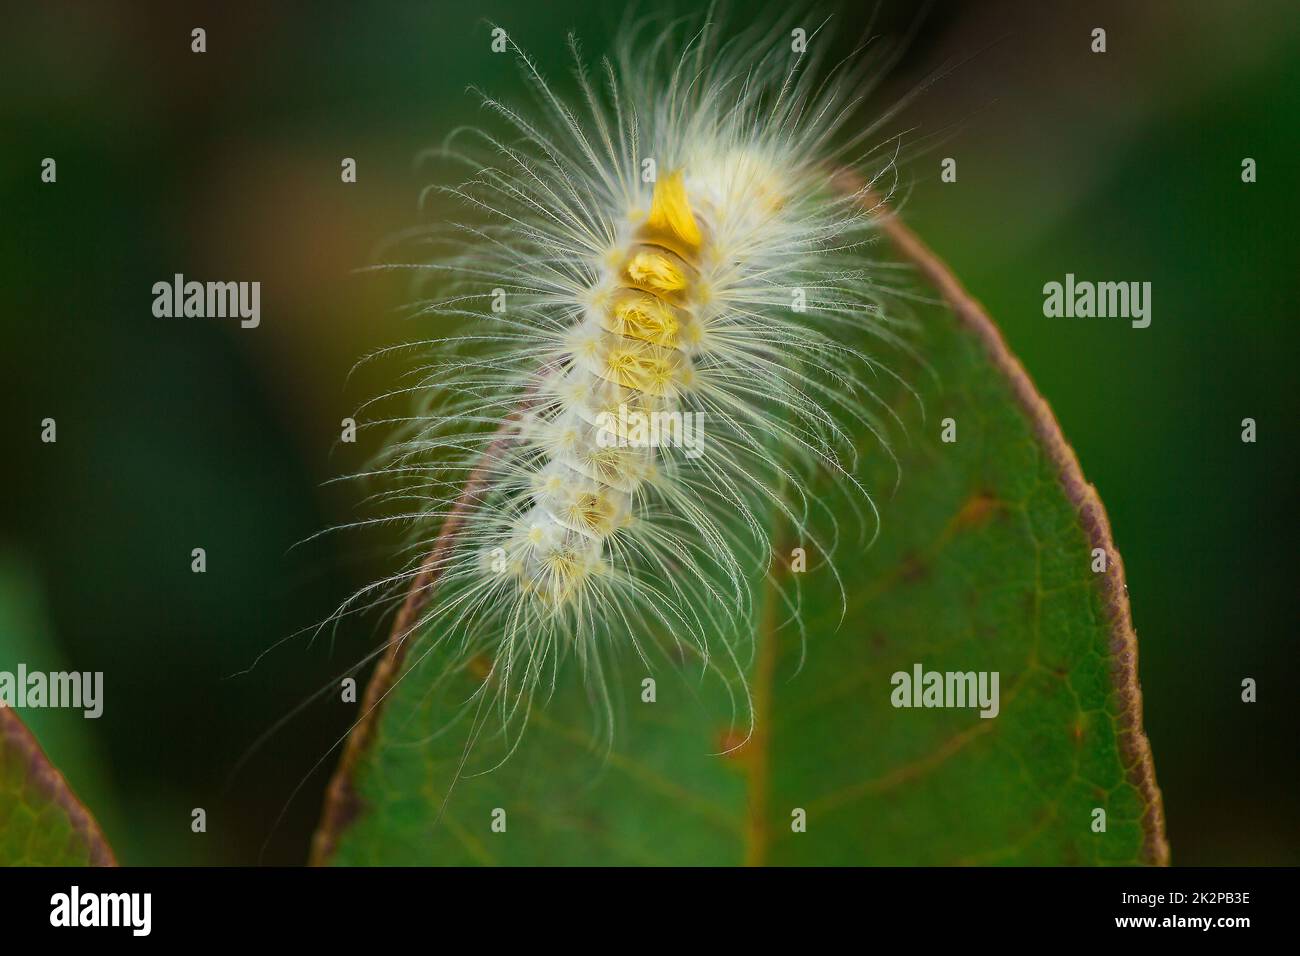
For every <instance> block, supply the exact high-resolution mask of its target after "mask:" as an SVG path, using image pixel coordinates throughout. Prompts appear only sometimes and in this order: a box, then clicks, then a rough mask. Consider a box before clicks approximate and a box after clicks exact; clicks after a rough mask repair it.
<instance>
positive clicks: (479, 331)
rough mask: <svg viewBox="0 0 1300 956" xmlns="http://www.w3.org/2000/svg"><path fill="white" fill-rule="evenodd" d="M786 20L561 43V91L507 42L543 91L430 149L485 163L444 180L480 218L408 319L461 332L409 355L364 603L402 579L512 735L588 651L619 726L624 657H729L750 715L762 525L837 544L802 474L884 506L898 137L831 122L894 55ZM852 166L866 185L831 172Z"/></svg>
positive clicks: (444, 236)
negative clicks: (565, 92) (566, 83)
mask: <svg viewBox="0 0 1300 956" xmlns="http://www.w3.org/2000/svg"><path fill="white" fill-rule="evenodd" d="M797 23H798V21H797V19H794V18H793V17H787V18H786V19H783V20H782V22H780V23H779V24H777V25H776V26H770V25H769V26H765V27H763V28H762V29H758V28H751V29H748V30H744V31H741V32H739V33H737V34H735V35H733V36H731V37H730V38H724V37H722V36H720V35H719V31H718V30H717V28H716V27H715V26H714V25H713V24H712V23H709V22H704V23H701V22H698V21H697V22H690V21H679V22H677V23H674V24H671V25H668V26H666V27H663V26H653V25H652V24H651V23H650V22H643V23H641V24H632V25H630V26H629V27H628V28H627V29H626V30H625V31H623V33H622V34H621V35H620V36H621V43H620V45H619V48H618V50H617V51H616V53H615V54H614V55H613V56H612V57H609V58H604V59H602V60H600V62H599V67H598V69H595V70H590V69H589V68H588V67H587V65H586V61H585V60H584V58H583V56H582V54H581V53H580V51H579V49H578V46H577V43H576V41H573V40H572V39H571V40H570V45H571V47H572V51H573V55H574V60H575V63H576V64H577V70H576V81H577V84H578V87H579V89H580V93H581V96H580V100H579V101H578V102H576V103H572V104H571V103H567V102H565V101H564V100H562V99H561V98H560V97H559V96H558V95H557V94H556V93H555V92H554V91H553V88H552V86H551V85H550V84H548V82H547V81H546V80H545V79H544V78H543V76H542V75H541V73H540V72H539V70H538V69H537V67H536V66H535V65H534V63H533V61H532V60H530V59H529V58H528V57H527V56H526V55H525V54H524V53H523V52H522V51H519V50H518V48H517V47H514V46H513V41H511V48H512V51H513V52H514V53H515V54H517V57H518V60H519V62H520V63H521V65H522V68H523V70H524V72H525V74H526V76H527V77H528V79H529V81H530V83H529V85H530V86H531V88H532V89H533V91H534V92H535V93H536V99H537V104H536V106H535V107H534V108H531V109H523V108H516V107H513V106H510V105H507V104H506V103H504V102H502V101H499V100H497V99H493V98H491V97H484V104H485V106H486V107H487V108H488V109H489V110H490V112H491V113H492V114H494V116H495V120H494V124H495V126H496V128H497V129H498V130H500V132H490V131H484V130H458V131H457V132H455V133H454V134H453V135H452V136H451V137H449V139H448V142H447V144H446V146H445V147H444V149H443V150H442V151H440V154H441V155H443V156H446V157H449V158H451V159H453V160H456V161H459V162H463V163H465V164H467V165H468V167H469V169H470V170H471V173H470V175H469V178H468V180H467V181H465V182H463V183H462V184H461V185H459V186H456V187H454V188H445V189H444V191H445V192H446V193H449V194H450V195H451V196H452V197H454V199H455V201H457V202H458V203H459V204H460V205H461V206H462V208H463V209H465V210H466V221H465V222H456V223H450V222H447V223H441V224H439V225H437V226H435V227H433V229H432V230H430V231H429V232H428V234H427V237H428V238H429V241H431V242H432V243H434V248H435V253H434V254H433V256H432V257H431V258H430V259H427V260H426V261H424V262H423V263H421V264H420V265H418V268H419V269H420V270H421V274H422V277H423V278H424V279H426V280H428V281H429V282H430V286H431V288H432V289H433V290H435V291H434V293H433V294H432V295H431V296H430V297H427V298H422V299H421V300H420V301H419V302H418V303H416V305H415V309H414V311H415V312H416V314H417V315H418V316H420V317H423V318H429V317H437V318H438V319H439V320H441V321H444V322H449V323H450V324H451V325H452V326H453V330H454V332H455V334H452V335H439V336H437V337H436V338H433V339H430V340H428V341H423V342H419V343H404V344H403V345H402V346H401V348H403V349H408V348H415V349H417V350H418V354H419V355H420V357H421V365H420V369H419V372H418V378H417V381H416V382H415V384H414V385H411V386H410V387H406V388H403V389H401V390H400V391H397V392H394V393H392V395H400V396H402V397H403V401H409V400H410V399H409V396H411V395H414V396H416V400H417V403H418V410H417V412H416V413H415V414H414V415H411V416H409V417H406V418H404V419H403V421H402V427H401V428H400V434H398V435H397V436H396V439H395V440H394V441H393V443H392V444H391V445H390V446H389V448H388V450H387V453H386V455H385V457H384V460H383V462H382V465H381V466H380V467H379V468H378V469H377V470H379V471H382V472H384V473H385V474H386V475H387V476H389V477H390V478H393V479H396V480H397V483H396V484H395V485H393V486H392V487H391V488H390V489H389V490H388V491H386V492H385V493H384V495H383V496H382V497H384V498H386V499H388V500H397V501H402V502H408V503H409V502H412V501H414V502H416V506H415V508H414V509H411V508H410V507H406V508H405V509H404V510H405V511H407V512H411V511H412V510H413V511H414V513H407V514H403V515H402V516H401V517H403V518H408V519H411V520H412V524H413V526H414V537H413V538H412V542H411V549H412V550H411V554H412V560H411V563H410V565H409V566H408V567H407V568H406V569H405V570H403V571H402V572H401V573H400V574H398V575H395V576H394V577H392V578H390V579H388V580H386V581H384V582H380V583H379V584H377V585H375V586H374V588H373V589H367V592H363V594H366V593H369V594H371V595H372V596H373V594H374V593H376V590H375V589H381V590H382V589H389V590H388V591H387V593H389V594H391V593H401V592H406V591H407V589H409V588H411V586H412V582H414V583H415V588H416V590H417V591H419V592H421V593H420V597H419V600H420V601H421V602H422V603H421V608H422V610H421V612H420V613H419V614H418V616H417V618H416V620H414V622H413V624H412V626H411V627H410V628H408V629H407V631H406V632H405V633H403V634H401V635H398V639H406V638H407V637H408V635H409V636H410V638H411V639H412V640H413V641H415V642H418V643H417V644H416V645H415V646H418V647H420V648H421V649H422V650H423V652H424V653H430V652H432V651H433V650H435V649H437V650H438V651H439V652H440V653H441V654H442V655H443V656H444V657H445V658H446V659H447V660H448V661H449V662H451V664H449V666H457V665H459V666H461V667H464V666H465V665H467V664H469V663H470V662H477V667H479V668H480V669H481V674H480V676H483V677H485V679H484V680H483V682H482V685H481V691H480V693H481V694H482V695H483V696H484V697H485V698H486V697H488V696H491V698H492V700H494V701H495V702H496V703H497V704H498V705H499V706H498V707H497V708H496V710H497V712H499V714H500V717H501V720H502V722H503V725H504V726H505V727H507V728H509V727H520V728H521V727H522V725H523V723H524V722H525V721H526V719H527V715H528V713H529V711H530V709H531V707H532V706H533V705H534V703H535V702H536V701H537V700H538V699H539V694H540V696H544V695H545V693H546V692H547V690H548V689H549V688H553V687H554V686H555V675H556V674H557V673H558V672H559V670H560V668H562V667H565V666H574V664H575V662H576V666H578V667H580V668H581V669H582V671H583V674H584V675H585V679H586V683H587V685H588V687H589V689H590V691H591V696H592V698H593V699H594V700H595V701H596V702H597V707H596V710H597V712H598V713H599V714H603V715H605V716H606V717H608V716H609V715H610V714H612V708H611V705H610V698H609V691H608V689H607V683H608V681H607V678H608V676H609V674H610V671H611V666H612V665H614V664H616V663H617V661H618V660H619V659H620V658H622V657H626V656H628V655H635V656H636V658H639V659H640V660H641V661H642V662H644V666H646V667H647V668H651V667H653V666H654V664H655V661H656V659H658V660H660V661H665V660H666V661H670V662H672V663H673V664H674V665H682V664H686V665H690V666H693V667H698V668H700V669H701V673H711V674H715V675H718V676H721V677H722V678H723V679H724V680H726V681H727V682H728V686H730V687H731V688H733V690H734V696H733V702H734V703H735V705H736V709H737V714H738V715H740V716H741V718H742V722H743V720H744V719H748V720H750V721H751V729H752V716H751V715H752V707H751V706H750V702H749V696H748V690H747V685H746V683H745V679H744V674H745V671H746V667H747V643H748V635H749V634H750V632H751V618H752V616H753V613H754V609H753V605H754V603H755V602H754V600H753V598H752V594H753V590H754V587H755V585H756V584H759V583H761V582H762V580H763V578H764V576H765V575H771V574H772V572H773V568H774V567H777V566H778V561H777V559H779V561H780V564H784V560H785V557H784V555H783V554H777V553H776V548H775V546H774V541H776V540H778V539H777V535H782V537H781V538H780V539H779V540H780V541H782V542H784V541H786V540H787V539H788V540H790V541H793V542H794V543H796V544H798V545H800V546H802V547H804V548H806V549H808V550H809V551H812V552H814V553H815V554H817V555H819V556H820V557H824V558H829V554H830V552H831V551H832V550H833V548H834V538H835V537H836V534H837V531H836V526H835V524H834V522H833V520H830V521H828V522H827V523H825V524H821V525H819V526H820V527H822V528H823V532H822V534H821V538H819V536H818V533H817V532H816V531H815V530H814V527H813V521H812V514H813V513H814V512H815V511H817V510H818V509H819V508H822V510H823V511H824V510H825V509H824V508H823V507H822V503H821V502H819V501H818V500H814V499H813V498H812V496H809V495H807V494H806V493H805V491H804V490H803V489H805V488H806V487H807V484H808V476H809V475H810V474H811V473H812V471H814V470H817V469H821V470H823V471H828V472H830V473H833V474H834V475H835V476H837V477H838V480H839V481H840V482H841V483H842V484H843V485H845V486H847V487H848V488H849V489H851V490H852V491H853V492H854V494H853V497H854V500H856V502H857V503H858V504H859V505H862V504H864V503H865V507H863V508H862V510H861V513H860V517H864V516H865V515H866V513H867V512H868V511H872V512H874V506H873V505H871V499H870V496H868V495H867V494H866V493H865V492H864V491H863V490H862V489H860V488H856V484H857V483H856V481H855V479H854V477H853V475H854V471H855V468H856V455H857V449H855V447H854V441H853V437H852V436H854V435H860V434H863V433H871V434H874V435H875V436H876V437H877V439H879V441H878V443H877V444H876V445H875V446H874V449H873V450H882V453H888V444H887V442H886V441H885V437H884V431H885V426H884V424H883V422H885V421H887V420H888V419H889V418H890V417H892V412H891V411H890V410H889V408H888V406H887V405H886V404H885V403H884V402H883V401H882V400H880V399H879V398H878V397H877V395H876V393H875V392H874V391H873V390H872V389H871V388H870V387H869V385H868V383H869V382H871V381H873V380H875V381H879V380H880V379H881V377H882V376H892V373H890V372H889V370H888V369H886V368H885V367H884V366H883V365H882V364H880V363H879V362H878V361H876V360H875V359H874V358H873V356H872V355H871V354H868V352H867V351H866V350H864V349H863V348H860V347H859V345H861V344H863V343H866V344H868V345H869V343H870V342H871V341H872V340H873V339H874V340H875V341H876V342H878V343H880V344H881V345H886V344H887V345H891V346H902V347H904V348H905V347H906V346H905V344H904V343H903V342H902V341H901V340H900V338H899V336H898V329H897V326H898V324H899V323H900V322H901V318H900V316H899V315H898V313H897V310H896V309H895V308H893V307H892V306H891V310H890V312H889V313H887V312H886V309H885V307H884V306H885V303H886V301H888V300H889V297H890V296H891V294H892V290H891V289H890V288H889V284H888V282H885V281H882V279H887V278H888V276H889V273H888V272H887V271H886V270H887V269H888V268H889V267H888V266H876V265H874V264H872V263H871V262H870V260H869V259H868V258H867V257H866V256H865V254H864V245H865V244H866V243H868V242H869V241H871V240H872V238H873V237H874V235H875V228H876V223H875V221H874V217H873V211H872V206H871V204H870V203H869V202H864V197H867V196H868V195H882V194H883V195H888V194H889V192H890V191H891V190H892V188H893V180H894V177H893V171H894V159H895V152H896V147H895V145H894V144H893V142H892V141H891V142H886V143H884V144H881V143H879V142H875V138H876V136H877V130H878V128H879V125H880V124H879V122H877V123H875V124H872V125H869V126H867V127H865V128H862V129H859V130H856V131H854V132H853V133H851V134H846V133H845V131H844V129H843V127H844V125H845V123H846V121H847V120H848V119H849V118H850V117H852V116H854V115H855V113H856V112H857V110H858V107H859V105H860V103H861V101H862V99H863V98H864V97H865V96H866V95H867V93H868V89H869V86H870V84H871V81H872V80H873V79H874V78H876V77H878V76H879V75H880V74H881V73H882V72H883V69H884V68H883V66H882V65H881V63H880V62H879V61H878V60H874V61H872V60H871V58H866V57H863V56H861V55H860V54H861V50H859V51H855V53H854V55H853V56H851V57H850V58H848V59H846V60H845V61H843V62H841V63H839V64H837V65H829V68H827V66H828V65H827V64H825V63H819V62H818V61H819V57H818V56H817V55H816V54H815V53H812V52H807V53H805V52H802V51H797V50H796V49H792V46H794V47H797V46H798V44H792V42H791V32H792V28H793V27H795V26H797ZM807 33H808V34H810V36H809V37H808V49H809V50H816V49H818V48H819V46H821V44H819V43H818V42H817V30H816V29H815V28H813V29H809V30H808V31H807ZM844 169H849V170H852V171H854V172H855V173H856V175H857V176H858V179H857V180H856V181H857V182H858V183H859V186H860V188H856V189H850V190H849V191H848V192H846V191H845V190H844V189H843V188H838V189H837V188H836V185H837V182H836V179H835V177H836V173H837V171H840V170H844ZM854 343H858V344H854ZM389 397H391V395H390V396H389ZM386 421H388V422H391V421H393V419H386ZM372 473H373V472H372ZM861 524H862V525H863V527H864V528H865V527H868V526H872V527H874V526H875V525H877V524H878V522H876V521H874V519H871V520H863V521H862V522H861ZM827 529H828V530H827ZM864 536H865V535H864ZM780 593H781V599H782V600H783V601H784V603H785V606H786V609H787V611H788V614H789V616H790V618H791V619H793V620H795V621H797V620H798V616H799V615H798V597H797V592H796V591H795V589H794V588H793V587H791V586H789V585H788V584H787V585H786V586H785V587H783V588H782V589H781V591H780ZM606 723H607V726H610V728H611V730H612V718H611V719H610V720H608V721H606Z"/></svg>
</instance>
